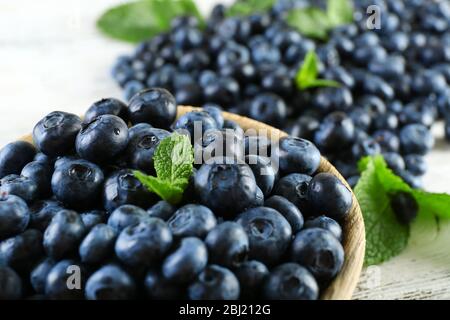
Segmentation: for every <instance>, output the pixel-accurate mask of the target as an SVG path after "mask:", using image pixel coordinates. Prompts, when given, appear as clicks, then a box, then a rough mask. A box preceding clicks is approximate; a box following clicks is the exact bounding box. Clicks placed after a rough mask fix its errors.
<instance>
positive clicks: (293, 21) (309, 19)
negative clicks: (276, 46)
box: [286, 0, 353, 40]
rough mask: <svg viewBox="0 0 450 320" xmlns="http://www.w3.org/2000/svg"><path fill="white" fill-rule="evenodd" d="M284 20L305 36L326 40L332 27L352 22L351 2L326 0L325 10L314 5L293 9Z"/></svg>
mask: <svg viewBox="0 0 450 320" xmlns="http://www.w3.org/2000/svg"><path fill="white" fill-rule="evenodd" d="M286 21H287V23H288V24H289V25H290V26H291V27H293V28H295V29H297V30H298V32H300V33H302V34H303V35H305V36H307V37H311V38H315V39H319V40H326V39H327V37H328V33H329V32H330V31H331V30H332V29H333V28H335V27H338V26H341V25H345V24H349V23H352V22H353V4H352V1H351V0H328V2H327V9H326V11H324V10H322V9H320V8H316V7H307V8H298V9H293V10H291V11H289V12H288V14H287V16H286Z"/></svg>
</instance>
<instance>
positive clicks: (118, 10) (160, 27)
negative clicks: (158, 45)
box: [97, 0, 203, 43]
mask: <svg viewBox="0 0 450 320" xmlns="http://www.w3.org/2000/svg"><path fill="white" fill-rule="evenodd" d="M180 15H193V16H196V17H197V18H198V19H199V21H200V23H203V17H202V16H201V14H200V12H199V10H198V8H197V6H196V5H195V3H194V2H193V1H192V0H176V1H174V0H140V1H135V2H130V3H125V4H122V5H119V6H116V7H113V8H111V9H109V10H108V11H106V12H105V13H104V14H103V15H102V16H101V17H100V18H99V19H98V20H97V27H98V29H99V30H100V31H102V32H103V33H104V34H106V35H108V36H110V37H112V38H115V39H118V40H123V41H128V42H133V43H137V42H141V41H144V40H148V39H150V38H152V37H153V36H155V35H157V34H160V33H161V32H164V31H167V30H169V28H170V22H171V20H172V19H173V18H175V17H177V16H180Z"/></svg>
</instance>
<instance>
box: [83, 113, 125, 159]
mask: <svg viewBox="0 0 450 320" xmlns="http://www.w3.org/2000/svg"><path fill="white" fill-rule="evenodd" d="M127 143H128V126H127V124H126V123H125V121H123V120H122V119H121V118H119V117H117V116H114V115H109V114H107V115H102V116H99V117H97V118H94V119H93V120H92V121H91V122H89V123H87V124H85V125H83V128H82V129H81V131H80V132H79V133H78V135H77V137H76V142H75V144H76V150H77V153H78V155H79V156H80V157H81V158H83V159H86V160H88V161H92V162H95V163H104V162H107V161H111V160H112V159H114V158H115V157H117V156H118V155H119V154H120V153H121V152H122V151H123V150H124V149H125V148H126V146H127Z"/></svg>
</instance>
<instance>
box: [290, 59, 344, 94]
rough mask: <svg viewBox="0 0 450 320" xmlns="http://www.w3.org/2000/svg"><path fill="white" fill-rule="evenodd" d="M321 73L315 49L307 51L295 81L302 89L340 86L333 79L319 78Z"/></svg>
mask: <svg viewBox="0 0 450 320" xmlns="http://www.w3.org/2000/svg"><path fill="white" fill-rule="evenodd" d="M318 73H319V58H318V57H317V55H316V53H315V52H314V51H310V52H308V53H307V55H306V57H305V60H304V61H303V64H302V66H301V67H300V69H299V70H298V72H297V75H296V77H295V83H296V84H297V87H298V88H299V89H300V90H305V89H309V88H316V87H339V86H340V84H339V83H338V82H336V81H333V80H325V79H317V75H318Z"/></svg>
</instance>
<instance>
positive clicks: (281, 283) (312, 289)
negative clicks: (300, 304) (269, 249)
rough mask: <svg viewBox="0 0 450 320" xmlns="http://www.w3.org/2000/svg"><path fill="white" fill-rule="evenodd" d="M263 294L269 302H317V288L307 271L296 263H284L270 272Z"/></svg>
mask: <svg viewBox="0 0 450 320" xmlns="http://www.w3.org/2000/svg"><path fill="white" fill-rule="evenodd" d="M263 293H264V297H265V298H266V299H269V300H317V299H318V297H319V287H318V285H317V282H316V280H315V279H314V277H313V275H312V274H311V273H310V272H309V271H308V270H307V269H305V268H304V267H302V266H300V265H298V264H296V263H285V264H282V265H280V266H278V267H276V268H275V269H274V270H272V271H271V272H270V274H269V275H268V277H267V278H266V280H265V283H264V287H263Z"/></svg>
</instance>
